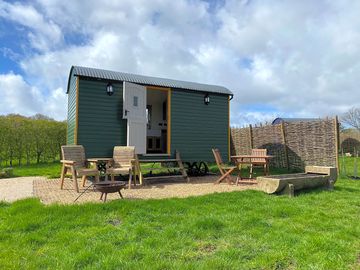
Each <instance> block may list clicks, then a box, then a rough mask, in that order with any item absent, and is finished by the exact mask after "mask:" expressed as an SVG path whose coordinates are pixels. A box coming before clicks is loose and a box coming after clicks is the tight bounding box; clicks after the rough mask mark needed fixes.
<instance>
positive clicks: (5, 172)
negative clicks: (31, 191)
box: [0, 168, 14, 178]
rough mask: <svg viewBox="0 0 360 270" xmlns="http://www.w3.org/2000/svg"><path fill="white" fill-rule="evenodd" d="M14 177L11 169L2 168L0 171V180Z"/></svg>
mask: <svg viewBox="0 0 360 270" xmlns="http://www.w3.org/2000/svg"><path fill="white" fill-rule="evenodd" d="M13 176H14V171H13V168H4V169H3V170H2V171H0V178H9V177H13Z"/></svg>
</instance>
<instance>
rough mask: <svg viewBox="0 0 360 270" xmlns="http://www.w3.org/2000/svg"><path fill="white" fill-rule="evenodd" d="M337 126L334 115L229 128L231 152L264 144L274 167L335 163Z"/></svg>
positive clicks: (299, 168) (336, 159)
mask: <svg viewBox="0 0 360 270" xmlns="http://www.w3.org/2000/svg"><path fill="white" fill-rule="evenodd" d="M338 126H339V125H338V121H337V118H335V119H321V120H316V121H309V122H290V123H282V124H278V125H265V126H260V127H252V126H251V125H250V126H249V127H246V128H232V129H231V155H241V154H250V153H251V149H252V148H266V149H267V150H268V154H270V155H273V156H274V158H273V159H272V160H271V165H272V166H274V167H278V168H289V169H296V170H303V169H304V167H305V166H306V165H318V166H335V167H338V149H339V146H338V145H339V127H338Z"/></svg>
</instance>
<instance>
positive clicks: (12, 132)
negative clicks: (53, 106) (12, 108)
mask: <svg viewBox="0 0 360 270" xmlns="http://www.w3.org/2000/svg"><path fill="white" fill-rule="evenodd" d="M65 143H66V122H65V121H63V122H59V121H55V120H53V119H51V118H48V117H46V116H43V115H35V116H33V117H25V116H21V115H15V114H9V115H6V116H0V166H1V165H4V164H5V166H12V165H13V162H14V161H17V164H19V165H21V164H22V163H23V162H25V163H26V164H30V162H31V161H34V160H35V161H36V163H40V162H41V161H48V160H53V161H54V160H56V159H59V157H60V146H61V145H62V144H65Z"/></svg>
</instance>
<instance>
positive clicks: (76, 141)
mask: <svg viewBox="0 0 360 270" xmlns="http://www.w3.org/2000/svg"><path fill="white" fill-rule="evenodd" d="M75 106H76V113H75V129H74V144H75V145H76V144H77V143H78V128H79V77H76V103H75Z"/></svg>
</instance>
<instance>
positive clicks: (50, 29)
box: [0, 0, 360, 125]
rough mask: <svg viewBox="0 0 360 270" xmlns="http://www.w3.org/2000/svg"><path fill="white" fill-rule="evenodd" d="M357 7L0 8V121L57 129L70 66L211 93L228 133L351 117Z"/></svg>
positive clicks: (141, 4) (84, 4) (138, 1)
mask: <svg viewBox="0 0 360 270" xmlns="http://www.w3.org/2000/svg"><path fill="white" fill-rule="evenodd" d="M358 10H360V1H355V0H353V1H351V0H350V1H343V0H334V1H325V0H319V1H312V0H305V1H269V0H267V1H265V0H264V1H260V0H258V1H256V0H253V1H249V0H243V1H239V0H229V1H225V0H221V1H196V0H179V1H169V0H168V1H163V0H154V1H145V0H135V1H130V0H123V1H115V0H114V1H112V0H107V1H105V2H104V3H100V2H99V1H71V2H67V1H60V0H36V1H18V2H17V1H3V0H0V95H1V97H2V99H0V114H7V113H20V114H24V115H33V114H36V113H43V114H46V115H49V116H51V117H53V118H55V119H59V120H63V119H65V118H66V109H67V96H66V94H65V91H66V84H67V76H68V72H69V70H70V67H71V65H83V66H89V67H96V68H104V69H111V70H118V71H124V72H132V73H138V74H144V75H151V76H159V77H166V78H174V79H181V80H189V81H196V82H202V83H210V84H219V85H223V86H226V87H228V88H229V89H231V90H232V91H233V92H234V93H235V97H234V99H233V100H232V104H231V122H232V124H233V125H244V124H248V123H257V122H264V121H271V120H272V119H273V118H275V117H277V116H283V117H324V116H333V115H335V114H342V113H343V112H345V111H346V110H348V109H349V108H351V107H354V106H360V102H359V100H360V90H359V88H358V82H357V81H358V74H360V61H359V60H360V46H359V45H360V19H359V16H358Z"/></svg>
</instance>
